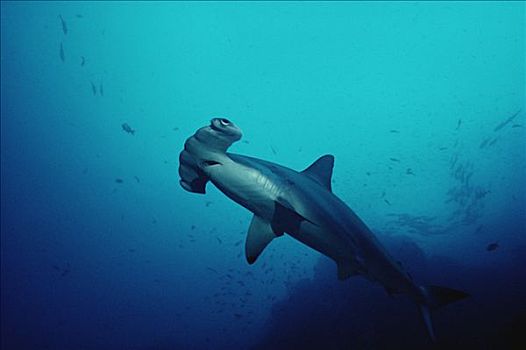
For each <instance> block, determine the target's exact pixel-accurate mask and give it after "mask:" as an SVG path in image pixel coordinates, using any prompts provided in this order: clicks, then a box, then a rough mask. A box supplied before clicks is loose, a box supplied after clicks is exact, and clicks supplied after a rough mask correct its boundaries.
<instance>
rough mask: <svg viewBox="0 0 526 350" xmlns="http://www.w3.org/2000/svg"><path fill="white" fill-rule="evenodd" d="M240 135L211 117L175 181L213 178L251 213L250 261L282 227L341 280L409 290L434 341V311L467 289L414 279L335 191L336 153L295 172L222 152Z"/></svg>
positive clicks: (193, 188) (201, 187)
mask: <svg viewBox="0 0 526 350" xmlns="http://www.w3.org/2000/svg"><path fill="white" fill-rule="evenodd" d="M241 137H242V132H241V130H240V129H239V128H238V127H237V126H236V125H235V124H234V123H232V122H231V121H230V120H228V119H226V118H213V119H212V120H211V122H210V125H207V126H204V127H202V128H200V129H198V130H197V131H196V133H195V134H194V135H192V136H191V137H190V138H188V139H187V140H186V142H185V144H184V150H183V151H182V152H181V153H180V155H179V175H180V177H181V179H180V181H179V183H180V184H181V186H182V187H183V188H184V189H185V190H186V191H189V192H193V193H202V194H204V193H205V191H206V184H207V183H208V182H209V181H210V182H212V183H213V184H214V185H215V186H216V187H217V188H218V189H219V190H220V191H221V192H223V193H224V194H225V195H226V196H227V197H229V198H230V199H232V200H233V201H234V202H236V203H238V204H240V205H242V206H243V207H245V208H246V209H248V210H249V211H251V212H252V213H254V217H253V218H252V222H251V223H250V227H249V229H248V235H247V239H246V244H245V255H246V259H247V261H248V263H249V264H253V263H255V262H256V260H257V258H258V257H259V255H260V254H261V253H262V252H263V250H264V249H265V247H266V246H267V245H268V244H269V243H270V242H271V241H272V240H273V239H274V238H276V237H280V236H283V234H285V233H287V234H288V235H290V236H292V237H293V238H295V239H296V240H298V241H300V242H301V243H303V244H306V245H307V246H309V247H310V248H312V249H315V250H317V251H318V252H320V253H322V254H323V255H326V256H327V257H329V258H331V259H332V260H334V261H335V262H336V264H337V271H338V278H339V279H340V280H344V279H347V278H348V277H350V276H354V275H362V276H364V277H365V278H367V279H369V280H371V281H374V282H378V283H380V284H381V285H382V286H383V287H384V288H385V290H386V291H387V293H388V294H389V295H395V294H406V295H408V296H409V297H410V298H411V299H412V300H413V301H414V302H415V303H416V304H417V305H418V307H419V310H420V313H421V315H422V317H423V320H424V323H425V325H426V328H427V331H428V333H429V336H430V337H431V340H432V341H435V340H436V338H435V333H434V330H433V325H432V322H431V310H433V309H436V308H438V307H441V306H443V305H446V304H449V303H451V302H454V301H457V300H460V299H463V298H465V297H467V296H468V294H466V293H464V292H462V291H459V290H455V289H451V288H446V287H438V286H420V285H418V284H416V283H415V282H414V281H413V279H412V278H411V276H410V275H409V274H408V273H407V272H406V271H404V269H403V267H402V266H401V265H400V263H399V262H397V261H396V260H395V259H393V258H392V257H391V256H390V255H389V254H388V252H387V251H386V249H385V248H384V247H383V246H382V245H381V243H380V242H379V240H378V239H377V238H376V236H375V235H374V234H373V232H372V231H371V230H370V229H369V228H368V227H367V225H366V224H365V223H364V222H363V221H362V220H361V219H360V218H359V217H358V216H357V215H356V214H355V213H354V212H353V211H352V210H351V209H350V208H349V207H348V206H347V205H346V204H345V203H344V202H343V201H342V200H341V199H339V198H338V197H337V196H336V195H335V194H334V193H333V192H332V188H331V177H332V171H333V166H334V156H332V155H324V156H322V157H320V158H319V159H318V160H316V161H315V162H314V163H312V164H311V165H310V166H309V167H308V168H306V169H305V170H303V171H300V172H298V171H295V170H292V169H289V168H287V167H284V166H281V165H278V164H275V163H272V162H268V161H265V160H261V159H257V158H253V157H248V156H244V155H239V154H233V153H229V152H227V149H228V148H229V147H230V146H231V145H232V144H233V143H234V142H236V141H239V140H240V139H241Z"/></svg>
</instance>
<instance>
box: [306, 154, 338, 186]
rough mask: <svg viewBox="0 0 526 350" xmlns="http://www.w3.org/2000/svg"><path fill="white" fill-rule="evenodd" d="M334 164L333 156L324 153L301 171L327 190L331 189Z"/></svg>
mask: <svg viewBox="0 0 526 350" xmlns="http://www.w3.org/2000/svg"><path fill="white" fill-rule="evenodd" d="M333 166H334V156H333V155H332V154H326V155H324V156H321V157H320V158H318V159H317V160H316V161H315V162H314V163H312V164H311V165H310V166H309V167H308V168H307V169H305V170H303V171H302V172H301V173H302V174H305V175H308V176H310V177H311V178H312V179H314V180H316V181H317V182H319V183H320V185H322V186H324V187H325V188H326V189H328V190H329V191H332V189H331V178H332V167H333Z"/></svg>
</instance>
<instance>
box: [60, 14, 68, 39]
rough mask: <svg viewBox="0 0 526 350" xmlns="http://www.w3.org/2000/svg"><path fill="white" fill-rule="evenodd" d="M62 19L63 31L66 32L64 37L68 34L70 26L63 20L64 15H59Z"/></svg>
mask: <svg viewBox="0 0 526 350" xmlns="http://www.w3.org/2000/svg"><path fill="white" fill-rule="evenodd" d="M58 17H59V18H60V23H62V31H63V32H64V35H67V34H68V26H67V25H66V21H64V18H62V15H58Z"/></svg>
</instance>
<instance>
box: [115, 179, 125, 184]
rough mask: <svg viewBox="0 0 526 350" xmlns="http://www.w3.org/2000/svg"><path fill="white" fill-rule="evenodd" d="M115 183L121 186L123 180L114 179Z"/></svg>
mask: <svg viewBox="0 0 526 350" xmlns="http://www.w3.org/2000/svg"><path fill="white" fill-rule="evenodd" d="M115 182H116V183H118V184H121V183H123V182H124V180H123V179H120V178H116V179H115Z"/></svg>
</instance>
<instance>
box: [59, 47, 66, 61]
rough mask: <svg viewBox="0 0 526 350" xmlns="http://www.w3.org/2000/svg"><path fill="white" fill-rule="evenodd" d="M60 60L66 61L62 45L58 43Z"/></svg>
mask: <svg viewBox="0 0 526 350" xmlns="http://www.w3.org/2000/svg"><path fill="white" fill-rule="evenodd" d="M60 60H61V61H62V62H64V61H66V56H65V55H64V46H62V43H60Z"/></svg>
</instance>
